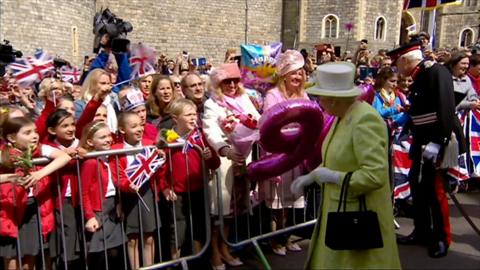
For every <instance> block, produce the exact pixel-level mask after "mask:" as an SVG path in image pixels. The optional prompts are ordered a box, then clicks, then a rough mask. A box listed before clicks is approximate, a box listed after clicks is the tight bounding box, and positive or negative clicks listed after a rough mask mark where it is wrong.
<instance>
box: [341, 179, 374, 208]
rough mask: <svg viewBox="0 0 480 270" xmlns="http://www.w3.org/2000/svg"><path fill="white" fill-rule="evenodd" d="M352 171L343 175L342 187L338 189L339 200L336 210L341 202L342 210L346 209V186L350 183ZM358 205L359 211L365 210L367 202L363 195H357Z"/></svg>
mask: <svg viewBox="0 0 480 270" xmlns="http://www.w3.org/2000/svg"><path fill="white" fill-rule="evenodd" d="M352 174H353V172H349V173H347V174H346V175H345V178H344V179H343V183H342V188H341V190H340V201H339V202H338V208H337V212H340V209H341V208H342V204H343V212H346V211H347V194H348V186H349V185H350V178H352ZM358 205H359V211H365V212H366V211H367V202H366V199H365V195H361V196H359V197H358Z"/></svg>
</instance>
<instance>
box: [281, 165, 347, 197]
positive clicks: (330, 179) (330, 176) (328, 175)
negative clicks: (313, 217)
mask: <svg viewBox="0 0 480 270" xmlns="http://www.w3.org/2000/svg"><path fill="white" fill-rule="evenodd" d="M340 176H341V174H340V172H337V171H333V170H330V169H328V168H325V167H320V168H317V169H315V170H313V171H311V172H310V173H309V174H307V175H303V176H300V177H298V178H297V179H295V180H294V181H293V183H292V185H291V186H290V191H291V192H292V193H293V194H296V195H298V196H300V195H302V192H303V188H304V187H306V186H309V185H311V184H312V183H313V182H314V181H315V182H317V183H319V184H320V183H334V184H340V182H341V178H340Z"/></svg>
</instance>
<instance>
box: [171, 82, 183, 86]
mask: <svg viewBox="0 0 480 270" xmlns="http://www.w3.org/2000/svg"><path fill="white" fill-rule="evenodd" d="M173 85H174V86H180V85H181V83H180V82H173Z"/></svg>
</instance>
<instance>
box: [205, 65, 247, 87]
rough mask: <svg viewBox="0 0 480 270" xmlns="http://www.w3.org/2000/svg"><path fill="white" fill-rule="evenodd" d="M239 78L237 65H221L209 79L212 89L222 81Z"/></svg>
mask: <svg viewBox="0 0 480 270" xmlns="http://www.w3.org/2000/svg"><path fill="white" fill-rule="evenodd" d="M240 78H241V76H240V69H239V68H238V65H237V63H228V64H221V65H220V66H218V67H217V68H216V69H214V70H213V71H212V73H211V74H210V79H211V80H212V83H213V86H214V87H218V85H219V84H220V83H221V82H222V81H223V80H226V79H240Z"/></svg>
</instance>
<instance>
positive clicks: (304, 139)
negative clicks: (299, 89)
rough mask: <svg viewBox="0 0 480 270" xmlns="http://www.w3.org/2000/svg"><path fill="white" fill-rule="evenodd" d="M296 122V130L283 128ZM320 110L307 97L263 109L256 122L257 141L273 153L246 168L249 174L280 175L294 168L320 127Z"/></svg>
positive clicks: (309, 150)
mask: <svg viewBox="0 0 480 270" xmlns="http://www.w3.org/2000/svg"><path fill="white" fill-rule="evenodd" d="M292 123H296V124H297V125H298V129H297V130H294V131H290V132H285V131H282V128H283V127H285V126H287V125H290V124H292ZM323 123H324V120H323V113H322V111H321V109H320V107H319V106H318V104H317V103H315V102H313V101H310V100H303V99H297V100H288V101H284V102H282V103H279V104H276V105H275V106H273V107H272V108H270V109H269V110H268V111H266V112H265V113H264V114H263V115H262V117H261V118H260V121H259V126H260V144H261V145H262V148H263V149H264V150H265V151H267V152H270V153H272V154H270V155H267V156H264V157H263V158H262V159H260V160H258V161H254V162H252V163H250V164H249V165H248V167H247V173H248V176H249V177H250V178H252V179H256V180H262V179H267V178H271V177H275V176H278V175H281V174H282V173H284V172H286V171H288V170H291V169H293V168H295V167H296V166H297V165H298V164H300V163H301V162H303V160H304V159H305V158H307V157H309V156H310V154H311V153H312V151H313V150H314V148H313V147H312V145H314V144H315V142H316V141H317V139H318V137H319V136H320V133H321V131H322V127H323Z"/></svg>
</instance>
